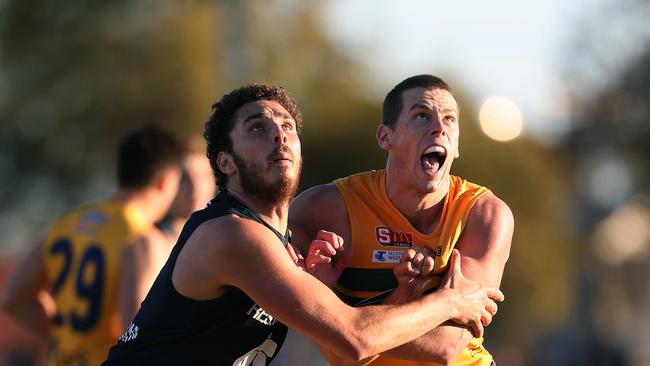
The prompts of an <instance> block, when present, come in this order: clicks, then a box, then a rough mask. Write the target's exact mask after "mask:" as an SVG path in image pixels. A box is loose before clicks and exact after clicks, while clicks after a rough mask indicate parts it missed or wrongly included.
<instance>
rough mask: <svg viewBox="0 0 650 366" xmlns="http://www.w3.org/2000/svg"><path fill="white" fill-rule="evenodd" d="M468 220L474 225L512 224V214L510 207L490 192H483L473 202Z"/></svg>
mask: <svg viewBox="0 0 650 366" xmlns="http://www.w3.org/2000/svg"><path fill="white" fill-rule="evenodd" d="M469 220H470V221H472V222H473V223H474V224H475V225H481V226H490V225H496V224H498V225H505V226H513V225H514V216H513V214H512V211H511V210H510V207H508V205H507V204H506V203H505V202H504V201H503V200H501V199H500V198H499V197H497V196H496V195H495V194H494V193H492V192H486V193H485V194H483V195H482V196H481V197H480V198H479V199H478V200H477V201H476V203H475V204H474V207H472V210H471V212H470V214H469Z"/></svg>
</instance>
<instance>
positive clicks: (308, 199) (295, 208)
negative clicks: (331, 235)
mask: <svg viewBox="0 0 650 366" xmlns="http://www.w3.org/2000/svg"><path fill="white" fill-rule="evenodd" d="M289 221H290V223H291V225H292V226H294V225H299V226H301V227H302V229H303V230H304V231H305V232H306V233H307V234H308V235H310V236H314V235H315V234H316V232H318V230H321V229H323V230H330V231H334V232H337V233H340V232H341V231H343V230H345V225H347V224H348V212H347V208H346V206H345V200H344V199H343V195H342V194H341V192H340V191H339V189H338V188H337V187H336V185H335V184H334V183H329V184H323V185H320V186H316V187H313V188H310V189H308V190H306V191H305V192H303V193H301V194H300V195H299V196H298V197H296V198H295V199H294V200H293V202H292V203H291V207H290V208H289Z"/></svg>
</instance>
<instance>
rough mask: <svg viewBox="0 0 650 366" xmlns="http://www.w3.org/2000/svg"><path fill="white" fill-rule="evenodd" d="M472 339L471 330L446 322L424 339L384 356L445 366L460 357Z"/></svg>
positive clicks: (390, 351)
mask: <svg viewBox="0 0 650 366" xmlns="http://www.w3.org/2000/svg"><path fill="white" fill-rule="evenodd" d="M471 339H472V334H471V332H470V331H469V330H467V329H466V328H464V327H463V326H460V325H457V324H455V323H453V322H446V323H445V324H443V325H441V326H439V327H437V328H435V329H433V330H431V331H430V332H428V333H427V334H425V335H423V336H422V337H419V338H417V339H414V340H413V341H411V342H409V343H406V344H403V345H401V346H399V347H397V348H394V349H391V350H388V351H387V352H384V354H385V355H388V356H390V357H394V358H399V359H406V360H412V361H432V362H435V363H440V364H443V365H445V364H448V363H450V362H452V361H453V360H454V359H455V358H456V357H458V355H459V354H460V353H461V352H462V351H463V349H465V347H467V344H468V343H469V342H470V341H471Z"/></svg>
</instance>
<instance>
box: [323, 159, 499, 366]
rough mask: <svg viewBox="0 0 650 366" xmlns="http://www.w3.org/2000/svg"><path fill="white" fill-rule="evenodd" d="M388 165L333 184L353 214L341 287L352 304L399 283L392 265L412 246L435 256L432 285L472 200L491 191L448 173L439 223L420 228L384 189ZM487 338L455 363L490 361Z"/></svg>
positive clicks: (394, 364) (412, 365)
mask: <svg viewBox="0 0 650 366" xmlns="http://www.w3.org/2000/svg"><path fill="white" fill-rule="evenodd" d="M385 182H386V173H385V171H384V170H377V171H370V172H365V173H359V174H355V175H352V176H349V177H347V178H342V179H339V180H336V181H335V182H334V183H335V184H336V186H337V188H338V189H339V191H340V192H341V194H342V195H343V198H344V200H345V205H346V206H347V210H348V215H349V217H350V227H351V242H350V245H351V248H352V250H353V256H352V259H351V261H350V263H349V264H348V267H347V268H346V269H345V271H344V272H343V274H342V275H341V278H340V279H339V282H338V284H337V290H338V292H339V293H340V294H341V297H342V298H343V299H344V300H345V301H346V302H348V303H349V304H352V305H354V304H356V303H358V302H359V301H361V300H363V299H366V298H369V297H372V296H375V295H377V294H379V293H381V292H383V291H386V290H390V289H393V288H395V287H396V286H397V280H395V277H394V276H393V272H392V268H393V267H394V266H395V265H396V264H397V263H399V260H400V257H401V256H402V254H403V253H404V252H405V251H406V250H407V249H408V248H409V247H410V246H411V245H415V246H426V247H428V248H429V249H431V250H432V251H433V252H434V253H435V255H436V257H435V265H434V273H435V274H436V276H435V277H436V278H435V281H434V282H435V283H434V285H435V286H437V285H438V284H439V283H440V279H441V278H442V276H443V275H444V273H445V272H446V270H447V262H448V261H449V257H450V255H451V250H452V249H453V248H454V246H455V245H456V242H457V241H458V238H459V237H460V234H461V233H462V231H463V228H464V227H465V224H466V222H467V218H468V216H469V213H470V210H471V209H472V207H473V205H474V203H476V201H477V200H478V199H479V197H481V196H482V195H483V194H485V193H486V192H489V190H488V189H487V188H485V187H481V186H478V185H476V184H473V183H470V182H467V181H465V180H463V179H461V178H459V177H456V176H450V177H449V193H448V194H447V196H446V197H445V201H444V206H443V209H442V214H441V218H440V222H439V224H438V226H437V228H436V229H435V230H434V231H433V232H432V233H430V234H423V233H420V232H418V231H417V230H416V229H414V228H413V226H412V225H411V224H410V223H409V221H408V220H407V219H406V218H405V217H404V216H403V215H402V214H401V212H400V211H398V210H397V208H395V206H393V204H392V202H391V201H390V200H389V199H388V195H387V194H386V184H385ZM482 343H483V338H474V339H472V341H471V342H470V343H469V344H468V345H467V348H465V350H463V352H462V353H461V354H460V355H459V356H458V357H457V358H456V359H455V360H454V362H453V363H452V365H455V366H461V365H462V366H470V365H471V366H479V365H481V366H483V365H485V366H488V365H490V363H491V362H492V355H490V353H489V352H488V351H487V350H486V349H485V348H484V347H483V345H482ZM372 365H373V366H388V365H391V366H402V365H404V366H406V365H408V366H416V365H417V366H424V365H427V366H431V365H437V364H436V363H433V362H415V361H407V360H399V359H394V358H389V357H384V356H381V357H379V358H377V360H375V361H374V362H372Z"/></svg>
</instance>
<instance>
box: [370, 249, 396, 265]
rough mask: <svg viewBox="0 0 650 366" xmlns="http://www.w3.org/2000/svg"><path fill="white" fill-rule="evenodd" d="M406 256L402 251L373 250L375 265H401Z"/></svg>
mask: <svg viewBox="0 0 650 366" xmlns="http://www.w3.org/2000/svg"><path fill="white" fill-rule="evenodd" d="M403 255H404V251H402V250H373V251H372V262H373V263H399V261H400V259H402V256H403Z"/></svg>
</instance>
